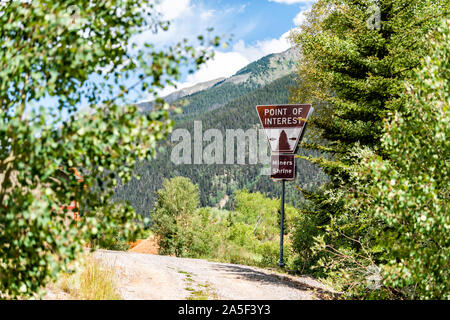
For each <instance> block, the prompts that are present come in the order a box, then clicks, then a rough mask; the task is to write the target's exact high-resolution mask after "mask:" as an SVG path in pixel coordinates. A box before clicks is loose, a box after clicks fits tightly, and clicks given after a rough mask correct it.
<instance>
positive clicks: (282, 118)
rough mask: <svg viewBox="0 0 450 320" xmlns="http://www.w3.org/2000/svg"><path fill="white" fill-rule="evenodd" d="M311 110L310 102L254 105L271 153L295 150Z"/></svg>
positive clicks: (292, 151)
mask: <svg viewBox="0 0 450 320" xmlns="http://www.w3.org/2000/svg"><path fill="white" fill-rule="evenodd" d="M313 110H314V109H313V107H312V106H311V105H310V104H286V105H262V106H256V111H257V112H258V115H259V119H260V120H261V124H262V126H263V128H264V130H265V132H266V135H267V139H268V140H269V145H270V149H271V150H272V152H273V153H294V152H295V149H296V148H297V145H298V141H299V139H300V137H301V135H302V132H303V128H304V127H305V124H306V121H307V119H308V118H309V116H310V115H311V113H312V112H313Z"/></svg>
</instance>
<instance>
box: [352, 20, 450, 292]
mask: <svg viewBox="0 0 450 320" xmlns="http://www.w3.org/2000/svg"><path fill="white" fill-rule="evenodd" d="M430 38H431V44H430V46H431V47H432V49H433V51H432V53H431V54H430V55H429V56H427V57H426V58H425V59H424V60H423V67H422V68H421V69H418V70H417V72H416V75H415V77H414V79H413V80H412V81H411V82H410V83H409V84H408V85H407V88H406V95H405V96H406V104H405V110H404V111H402V112H395V113H393V115H392V116H391V117H390V118H389V120H387V121H385V130H384V131H385V133H384V135H383V136H382V139H381V142H382V147H383V150H384V151H385V153H387V154H389V158H388V159H383V158H381V157H379V156H378V157H377V156H376V155H374V154H373V153H370V152H369V154H368V155H366V157H364V158H363V161H361V164H362V165H361V171H360V174H361V178H362V179H363V183H361V185H362V187H361V189H360V192H359V193H360V194H361V195H367V197H359V198H357V199H355V201H354V203H356V204H357V205H359V207H360V210H366V211H369V214H372V215H375V216H377V217H378V218H379V219H381V220H382V221H383V222H384V223H385V224H386V225H387V228H385V229H383V230H382V232H380V234H379V235H378V237H379V242H380V244H381V245H382V246H383V247H385V248H389V252H390V259H389V260H387V261H386V263H385V264H384V265H383V275H384V280H383V284H384V285H385V286H387V287H390V288H392V289H393V290H398V291H400V292H401V294H402V295H403V296H404V297H407V298H412V299H446V300H448V299H449V298H450V281H449V280H450V279H449V263H450V261H449V259H450V251H449V248H450V236H449V229H450V216H449V201H448V199H449V196H450V194H449V190H450V188H449V187H450V186H449V180H448V177H449V175H450V170H449V169H450V168H449V163H448V159H449V157H450V142H449V140H448V135H449V133H450V132H449V131H450V130H449V128H450V116H449V106H450V94H449V90H448V88H449V87H450V83H449V82H450V80H449V79H450V63H449V61H450V47H449V43H450V20H448V19H446V20H443V21H442V23H441V25H440V28H439V29H438V30H437V32H435V33H433V34H432V37H430ZM362 199H364V201H363V200H362Z"/></svg>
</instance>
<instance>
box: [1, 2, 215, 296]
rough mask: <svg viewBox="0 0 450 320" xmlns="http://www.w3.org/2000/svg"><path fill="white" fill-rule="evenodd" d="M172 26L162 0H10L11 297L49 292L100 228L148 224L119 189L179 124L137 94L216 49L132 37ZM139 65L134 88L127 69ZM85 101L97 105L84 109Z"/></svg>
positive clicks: (4, 61) (4, 169)
mask: <svg viewBox="0 0 450 320" xmlns="http://www.w3.org/2000/svg"><path fill="white" fill-rule="evenodd" d="M142 8H146V9H145V10H143V9H142ZM167 27H168V24H167V23H166V22H162V21H159V17H158V15H157V14H156V13H155V11H154V10H153V2H151V1H139V2H137V1H134V0H106V1H102V2H101V3H100V2H99V3H93V2H86V1H71V2H70V3H67V2H61V1H60V2H58V1H57V2H55V1H46V0H39V1H31V2H22V1H8V2H2V3H1V4H0V47H1V48H2V49H1V50H0V70H1V71H0V203H1V205H0V268H1V270H2V273H1V274H0V297H1V298H16V297H19V296H23V297H27V296H30V295H32V294H34V293H39V290H40V288H41V287H42V286H43V285H45V284H46V283H47V282H49V281H51V280H52V279H55V277H56V276H57V274H58V272H59V271H60V270H61V269H64V268H65V266H66V265H67V263H68V262H70V261H71V260H73V259H74V258H75V257H76V255H77V253H78V252H80V251H81V250H82V246H83V245H85V244H86V243H87V241H88V240H89V239H90V238H92V237H94V236H96V235H98V234H99V233H103V234H106V235H112V234H113V233H114V232H113V230H115V229H116V228H117V227H118V226H119V225H120V226H121V227H122V228H123V229H122V231H121V232H122V235H123V236H124V237H125V238H133V236H135V235H136V232H137V228H138V227H137V226H138V224H136V223H134V220H136V219H138V217H136V215H135V213H134V210H133V208H132V207H131V206H129V205H127V204H125V205H123V206H120V207H117V208H114V205H113V204H112V202H111V201H110V199H111V196H112V193H113V191H112V190H113V187H114V186H116V185H117V183H118V181H121V182H127V181H129V180H130V178H131V175H132V173H133V168H134V166H135V163H136V161H138V160H142V159H150V158H151V156H152V155H154V154H155V151H156V150H155V147H156V143H157V141H159V140H161V139H163V138H164V137H165V136H166V135H167V134H168V132H169V131H170V130H171V128H172V126H173V123H172V121H171V120H170V119H169V117H168V116H169V114H168V105H164V104H162V103H161V102H162V101H161V100H158V101H159V102H160V103H159V107H158V108H155V110H154V111H153V112H151V113H149V114H147V115H142V114H139V113H138V111H137V108H136V107H135V106H130V105H128V104H126V103H125V100H126V95H127V93H128V92H129V90H131V89H132V88H137V87H139V88H140V89H142V90H144V91H147V92H150V93H153V94H155V89H156V88H161V87H164V86H165V85H166V84H170V83H172V82H173V81H174V80H176V79H178V78H179V77H180V72H179V66H180V65H181V64H185V65H186V66H188V67H189V68H196V67H197V66H198V65H199V64H202V63H203V62H204V61H206V60H207V59H208V58H209V57H210V52H209V51H196V50H194V48H193V47H191V46H189V45H188V44H187V43H186V42H182V43H179V44H177V45H175V46H173V47H170V48H167V49H165V50H164V51H158V50H156V49H155V48H154V47H153V46H152V45H151V44H146V45H144V46H143V47H142V48H141V47H137V46H134V45H133V44H132V40H131V39H132V36H133V35H134V34H135V33H137V32H139V31H141V30H143V28H152V29H154V30H155V31H162V30H166V29H167ZM214 45H216V43H214ZM131 76H134V77H136V79H138V82H137V83H136V84H135V85H133V86H132V87H131V88H130V87H127V86H126V85H125V82H123V79H127V78H129V77H131ZM155 95H156V94H155ZM49 101H51V102H50V103H51V104H52V107H51V108H49V107H48V104H49ZM80 103H83V104H85V105H87V108H86V109H85V112H79V113H77V112H76V111H77V108H78V106H79V105H80ZM120 103H122V105H119V104H120ZM44 105H45V106H46V107H44ZM71 168H77V169H78V170H79V171H80V172H81V173H82V176H83V179H82V182H81V183H80V182H79V181H78V180H79V178H78V177H76V176H74V175H73V174H71V173H70V169H71ZM72 201H78V202H79V204H80V205H81V206H82V207H83V208H84V210H83V212H82V213H83V216H82V218H81V221H79V222H78V221H75V220H73V219H72V218H71V214H70V215H69V214H68V213H67V210H66V209H63V208H62V206H64V205H67V204H69V203H71V202H72Z"/></svg>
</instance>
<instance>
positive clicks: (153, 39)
mask: <svg viewBox="0 0 450 320" xmlns="http://www.w3.org/2000/svg"><path fill="white" fill-rule="evenodd" d="M312 3H314V1H309V0H306V1H305V0H253V1H248V0H160V4H159V5H158V6H157V11H159V12H160V13H161V15H162V18H163V19H164V20H169V21H171V26H170V28H169V30H168V31H166V32H159V33H157V34H153V33H152V32H151V31H148V32H143V33H141V34H139V35H137V36H135V38H134V39H133V41H134V42H136V43H138V44H139V43H141V44H142V43H144V42H150V43H152V44H153V45H155V46H156V47H157V48H158V47H159V48H163V47H165V46H170V45H173V44H175V43H177V42H179V41H181V40H183V39H184V38H188V39H189V38H190V39H196V37H197V36H198V35H200V34H203V35H204V34H206V33H207V32H206V30H207V29H208V28H210V27H213V28H214V32H213V34H217V35H223V34H227V35H228V36H230V35H233V38H232V42H231V43H230V45H229V47H228V48H218V49H216V51H215V57H214V59H213V60H210V61H208V63H207V64H206V65H203V66H202V67H201V68H200V70H199V71H197V72H195V73H194V74H188V73H187V72H186V74H184V75H183V77H182V78H181V80H180V81H179V82H178V83H177V88H174V87H166V88H164V89H163V90H161V91H160V92H159V95H160V96H165V95H167V94H169V93H171V92H173V91H175V90H177V89H182V88H186V87H190V86H192V85H195V84H197V83H199V82H204V81H209V80H213V79H217V78H219V77H229V76H231V75H233V74H234V73H236V71H238V70H239V69H241V68H243V67H244V66H246V65H247V64H249V63H251V62H253V61H255V60H258V59H259V58H261V57H263V56H265V55H268V54H270V53H277V52H282V51H285V50H287V49H288V48H289V47H290V46H291V44H290V43H289V41H288V40H287V36H288V35H289V32H290V31H291V30H292V29H294V28H296V27H297V26H298V25H300V24H301V23H302V21H303V13H304V12H305V11H307V10H308V9H309V8H310V7H311V5H312ZM95 77H96V76H92V77H91V78H90V80H91V81H96V78H95ZM124 81H125V83H123V84H124V85H125V86H126V87H130V86H131V85H132V84H134V83H135V82H136V79H133V77H131V78H130V79H128V80H124ZM152 99H153V96H149V95H148V93H145V92H140V91H139V90H133V91H131V92H130V93H129V94H128V95H127V96H126V101H127V102H128V103H136V102H141V101H148V100H152ZM39 104H41V105H46V106H48V107H50V108H51V107H52V106H55V107H56V105H57V104H56V98H50V97H47V98H45V99H44V100H43V101H41V103H39ZM84 105H85V102H84V101H80V103H79V107H80V108H81V109H82V108H84ZM31 107H32V108H33V106H31Z"/></svg>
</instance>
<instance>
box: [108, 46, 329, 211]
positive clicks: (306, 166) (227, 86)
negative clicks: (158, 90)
mask: <svg viewBox="0 0 450 320" xmlns="http://www.w3.org/2000/svg"><path fill="white" fill-rule="evenodd" d="M292 56H293V54H292V52H290V51H288V52H284V53H282V54H277V55H269V56H266V57H264V58H262V59H260V60H258V61H256V62H254V63H252V64H250V65H248V66H247V67H245V68H243V69H241V70H240V71H238V72H237V73H236V74H235V75H234V76H232V77H230V78H228V79H225V80H222V81H220V82H218V83H216V84H214V85H212V86H210V87H209V88H207V89H205V90H202V91H198V92H195V93H194V94H191V95H188V96H185V97H183V98H182V99H181V100H177V101H175V102H174V104H176V105H177V104H178V105H180V106H181V105H185V107H183V113H182V114H181V115H178V116H177V117H175V120H176V121H175V129H176V128H185V129H187V130H188V131H189V132H190V134H191V140H192V141H191V146H192V145H193V139H194V134H193V132H194V121H201V123H202V127H203V132H205V131H206V130H208V129H211V128H214V129H218V130H219V131H220V132H221V133H222V136H223V137H225V135H226V130H227V129H243V130H247V129H249V128H260V123H259V119H258V116H257V113H256V111H255V106H256V105H258V104H285V103H288V102H289V89H288V88H289V87H291V86H294V85H295V81H294V80H293V75H292V74H291V72H292V70H293V69H292V67H293V65H294V62H293V60H289V59H292ZM243 76H244V77H243ZM244 78H245V79H244ZM269 80H270V81H269ZM239 81H240V82H239ZM266 81H267V82H266ZM307 133H308V131H307ZM305 139H306V140H307V139H309V138H308V134H306V135H305ZM208 143H209V142H203V147H205V146H206V145H207V144H208ZM223 144H224V146H225V141H224V142H223ZM174 145H176V143H175V144H174V143H171V142H170V138H169V139H168V141H166V142H165V143H163V144H162V147H163V148H164V151H162V152H159V153H158V156H157V158H156V159H154V160H152V161H151V162H144V163H141V164H140V166H139V167H138V168H136V173H137V174H139V176H140V177H141V178H140V179H139V180H138V179H133V180H132V181H131V182H130V183H129V184H127V185H125V186H120V187H119V188H118V189H117V192H116V196H117V198H120V199H126V200H129V201H130V202H131V204H132V205H133V206H134V208H135V209H136V211H137V212H139V213H141V214H145V215H147V214H149V212H150V210H151V209H152V207H153V203H154V201H155V193H156V191H157V190H158V189H159V188H160V187H161V185H162V181H163V180H164V179H165V178H172V177H175V176H184V177H188V178H190V179H191V180H192V181H193V182H194V183H196V184H198V185H199V188H200V191H201V196H200V200H201V204H202V205H203V206H219V205H220V206H223V205H224V206H225V208H230V206H231V204H232V200H233V192H234V191H235V190H238V189H242V188H247V189H248V190H249V191H251V192H256V191H259V192H263V193H266V194H267V195H268V196H271V197H278V196H279V195H280V192H281V184H280V183H278V182H273V181H272V180H271V179H270V177H269V176H267V175H261V169H262V168H263V165H262V164H255V165H250V164H245V165H237V164H233V165H225V164H224V165H219V164H213V165H206V164H202V165H195V164H181V165H175V164H174V163H172V161H171V159H170V155H171V152H172V149H173V147H174ZM300 152H301V153H303V154H305V151H302V150H301V151H300ZM191 153H192V156H193V152H191ZM247 153H248V152H247ZM224 154H225V151H224ZM308 154H311V153H308ZM246 159H248V158H246ZM224 162H225V161H224ZM192 163H193V162H192ZM246 163H248V160H246ZM297 166H298V170H297V171H298V175H297V180H296V183H297V184H299V185H301V186H302V187H306V188H313V187H316V186H317V185H320V184H322V183H323V182H324V181H325V179H326V177H325V175H324V174H323V173H321V172H320V171H319V170H318V169H317V168H316V167H315V166H313V165H312V164H310V163H309V162H306V161H303V160H297ZM286 200H287V201H288V202H290V203H292V204H294V205H296V204H299V202H300V201H301V195H300V194H299V193H298V191H297V190H296V189H295V187H294V185H293V184H292V183H288V184H287V188H286Z"/></svg>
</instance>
